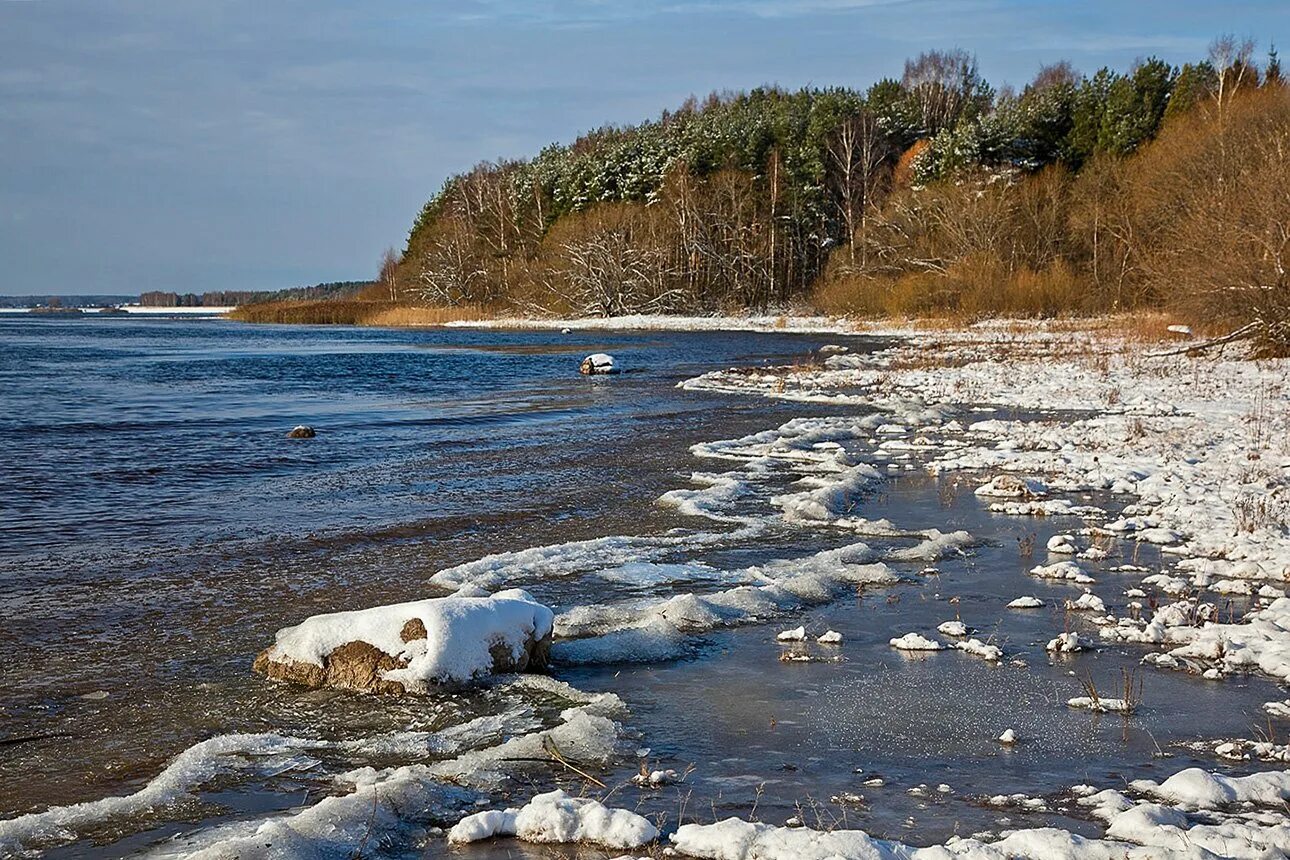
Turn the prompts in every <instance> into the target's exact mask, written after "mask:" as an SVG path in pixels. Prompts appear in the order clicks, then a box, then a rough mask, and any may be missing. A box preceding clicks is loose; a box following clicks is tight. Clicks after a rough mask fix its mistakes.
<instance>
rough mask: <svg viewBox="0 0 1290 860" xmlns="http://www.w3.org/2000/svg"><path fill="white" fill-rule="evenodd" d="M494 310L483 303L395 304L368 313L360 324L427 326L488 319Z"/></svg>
mask: <svg viewBox="0 0 1290 860" xmlns="http://www.w3.org/2000/svg"><path fill="white" fill-rule="evenodd" d="M495 315H496V314H495V312H494V311H493V310H490V309H489V308H486V307H484V306H483V305H466V306H462V307H454V308H438V307H420V306H415V305H395V306H394V307H388V308H385V309H383V310H380V311H377V312H375V313H373V314H369V315H368V316H366V317H365V318H364V319H363V322H362V323H360V325H375V326H395V327H397V326H427V325H443V324H444V323H449V322H457V321H459V320H478V319H489V318H490V317H493V316H495Z"/></svg>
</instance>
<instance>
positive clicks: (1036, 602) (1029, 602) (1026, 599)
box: [1008, 594, 1046, 609]
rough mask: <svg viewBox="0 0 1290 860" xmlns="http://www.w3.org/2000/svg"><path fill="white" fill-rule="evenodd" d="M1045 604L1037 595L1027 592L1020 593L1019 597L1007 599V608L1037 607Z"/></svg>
mask: <svg viewBox="0 0 1290 860" xmlns="http://www.w3.org/2000/svg"><path fill="white" fill-rule="evenodd" d="M1045 605H1046V604H1045V603H1044V602H1043V601H1042V600H1040V599H1039V598H1038V597H1034V596H1033V595H1029V594H1027V595H1022V596H1021V597H1018V598H1016V599H1015V600H1012V601H1009V603H1008V608H1009V609H1039V608H1041V607H1043V606H1045Z"/></svg>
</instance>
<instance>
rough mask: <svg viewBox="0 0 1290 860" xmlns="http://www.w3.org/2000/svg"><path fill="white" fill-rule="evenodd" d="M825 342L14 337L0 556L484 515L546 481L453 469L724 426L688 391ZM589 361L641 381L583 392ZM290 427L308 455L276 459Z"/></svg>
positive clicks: (147, 325)
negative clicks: (697, 422)
mask: <svg viewBox="0 0 1290 860" xmlns="http://www.w3.org/2000/svg"><path fill="white" fill-rule="evenodd" d="M821 342H822V341H820V340H819V339H812V338H803V337H800V336H791V335H782V336H775V335H768V336H759V337H756V338H750V337H749V336H748V335H741V334H727V333H715V334H714V333H701V334H658V333H624V334H611V335H607V334H603V333H582V334H571V335H561V334H558V333H554V332H493V331H469V330H433V331H393V330H370V329H340V328H322V327H254V326H248V325H242V324H237V323H230V322H224V321H214V320H208V321H195V322H193V321H150V320H131V319H113V320H82V319H73V320H27V319H5V320H2V321H0V391H2V392H3V409H0V445H3V448H4V451H5V455H6V456H5V459H6V464H7V465H6V468H5V470H4V473H3V476H2V477H0V504H3V507H4V510H5V511H6V516H5V517H4V521H3V523H2V524H0V542H2V543H3V546H4V548H5V551H6V555H9V554H12V553H16V554H18V555H20V556H25V557H28V558H31V557H43V556H46V555H48V554H50V553H53V554H58V553H60V552H61V551H63V550H66V549H68V548H69V547H73V546H74V547H75V549H76V552H78V553H84V552H86V551H89V550H91V549H92V550H93V551H107V552H111V551H115V550H119V549H121V548H123V547H145V546H146V547H148V548H149V549H150V550H153V551H155V550H156V549H157V548H158V547H159V546H161V545H167V546H188V545H190V544H192V543H193V542H205V541H211V540H220V539H228V538H247V537H261V538H262V537H266V536H269V535H278V534H283V533H286V534H299V533H302V532H308V533H311V534H318V533H325V532H330V531H333V530H336V529H352V528H354V527H355V526H356V525H357V524H360V523H362V524H366V525H367V526H369V527H370V526H371V525H376V524H390V523H398V522H405V521H410V520H418V519H421V518H424V517H427V516H443V515H445V514H446V513H449V512H457V513H469V512H474V511H477V510H478V509H479V508H480V507H481V501H483V499H482V498H481V493H482V494H488V495H489V496H494V495H495V494H503V495H506V494H514V493H524V492H528V491H530V490H533V489H535V488H536V486H537V481H536V475H532V476H525V475H522V474H520V475H516V474H512V475H509V476H506V477H500V476H499V478H498V480H497V481H496V482H493V483H489V484H486V485H481V484H480V483H479V478H480V476H479V475H474V474H464V473H463V472H462V470H461V469H459V468H455V467H454V463H453V460H454V458H456V457H458V456H460V455H461V454H462V453H463V452H469V451H478V450H480V449H505V450H507V451H509V452H510V454H511V456H513V457H514V458H516V459H517V460H522V458H523V451H524V449H525V448H526V447H527V446H529V445H531V444H532V443H533V441H534V440H535V439H540V438H541V437H543V436H544V434H547V433H549V432H551V430H552V428H554V427H557V426H558V427H559V428H560V432H561V433H562V434H563V435H564V436H565V437H566V438H567V440H568V444H569V446H570V448H573V449H580V448H582V447H583V446H585V445H587V444H588V443H594V442H596V441H601V440H603V441H604V442H605V443H607V444H612V443H614V442H615V441H617V439H618V438H619V437H621V436H622V435H623V434H626V433H630V432H632V430H631V428H632V426H633V425H634V424H636V423H639V422H641V421H642V420H652V419H653V418H654V417H655V416H657V415H659V414H660V413H661V414H663V415H664V416H665V417H667V418H669V419H671V420H675V419H677V418H678V417H679V416H678V415H677V413H682V414H685V413H702V412H704V411H706V410H708V409H710V408H711V407H712V403H711V402H710V399H709V400H704V401H702V402H699V401H698V399H697V398H693V397H689V396H686V395H684V394H682V393H680V392H675V391H673V390H672V386H673V385H674V384H675V382H676V381H678V380H680V379H683V378H686V377H687V376H692V375H694V374H695V373H698V372H702V371H703V370H707V369H711V368H713V367H722V366H728V365H731V364H748V363H757V362H759V361H764V360H768V359H775V360H781V359H784V358H787V357H793V356H797V355H803V354H806V353H807V352H809V351H810V350H811V349H812V347H814V346H818V345H819V344H820V343H821ZM594 350H608V351H612V352H613V353H614V354H615V355H617V356H618V357H619V359H620V361H621V363H622V364H623V365H624V366H625V367H626V368H628V369H629V370H633V371H635V372H632V373H627V374H624V375H622V376H620V377H618V378H615V379H603V378H597V379H588V378H586V377H581V376H579V375H578V374H577V372H576V371H577V365H578V362H579V360H580V359H581V358H582V357H583V356H584V355H585V354H587V353H588V352H590V351H594ZM697 417H698V416H697V415H696V418H697ZM297 423H308V424H311V425H313V426H314V427H316V428H317V430H318V433H319V435H318V437H317V438H316V439H314V440H312V441H309V442H296V441H287V440H285V439H284V434H285V433H286V432H287V431H288V430H289V429H290V428H291V427H292V426H293V425H295V424H297ZM526 478H529V479H530V480H526Z"/></svg>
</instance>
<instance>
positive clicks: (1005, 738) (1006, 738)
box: [999, 729, 1017, 744]
mask: <svg viewBox="0 0 1290 860" xmlns="http://www.w3.org/2000/svg"><path fill="white" fill-rule="evenodd" d="M1016 742H1017V732H1016V731H1015V730H1013V729H1008V730H1007V731H1005V732H1004V733H1003V734H1001V735H999V743H1001V744H1015V743H1016Z"/></svg>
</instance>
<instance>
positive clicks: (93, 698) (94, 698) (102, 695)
mask: <svg viewBox="0 0 1290 860" xmlns="http://www.w3.org/2000/svg"><path fill="white" fill-rule="evenodd" d="M107 697H108V691H107V690H95V691H94V692H92V693H86V694H84V695H83V696H77V697H76V698H78V699H84V700H85V701H87V702H98V701H102V700H103V699H106V698H107Z"/></svg>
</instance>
